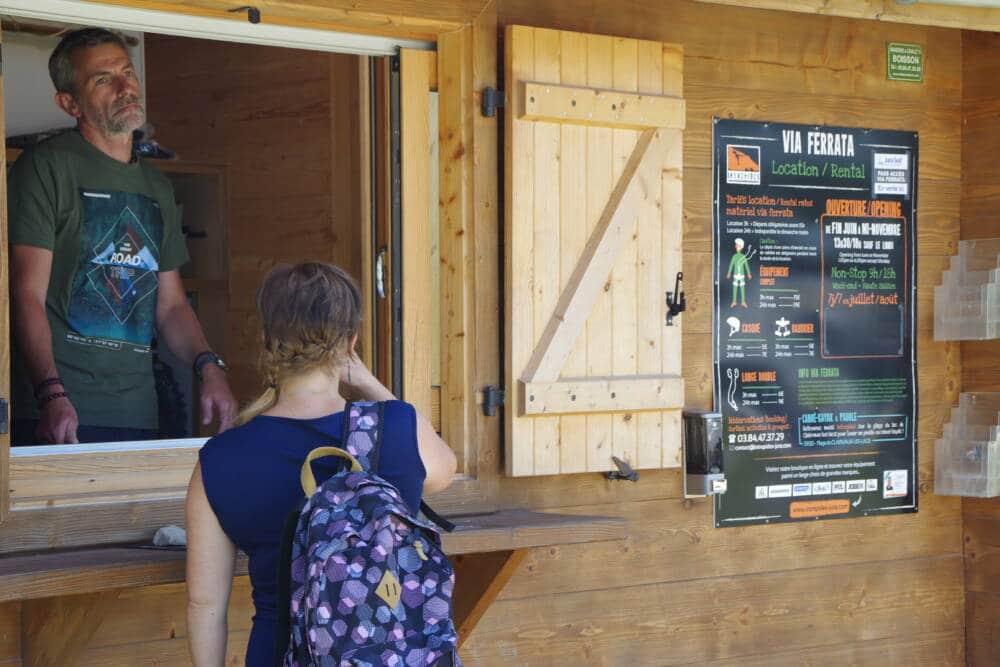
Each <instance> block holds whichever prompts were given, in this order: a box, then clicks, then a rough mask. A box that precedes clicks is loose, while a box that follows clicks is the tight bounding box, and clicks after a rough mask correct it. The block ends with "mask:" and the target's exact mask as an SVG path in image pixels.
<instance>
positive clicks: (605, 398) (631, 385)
mask: <svg viewBox="0 0 1000 667" xmlns="http://www.w3.org/2000/svg"><path fill="white" fill-rule="evenodd" d="M521 395H522V396H523V398H524V406H523V408H522V411H521V414H524V415H558V414H569V413H574V412H625V411H629V412H632V411H637V410H670V409H674V408H682V407H684V378H682V377H680V376H677V375H655V376H647V377H643V376H630V377H625V378H613V377H588V378H574V379H566V380H560V381H558V382H525V383H524V390H523V392H522V393H521Z"/></svg>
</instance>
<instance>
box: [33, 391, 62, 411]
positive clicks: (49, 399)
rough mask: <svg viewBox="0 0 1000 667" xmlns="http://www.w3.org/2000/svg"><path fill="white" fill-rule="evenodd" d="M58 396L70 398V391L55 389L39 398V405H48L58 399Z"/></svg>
mask: <svg viewBox="0 0 1000 667" xmlns="http://www.w3.org/2000/svg"><path fill="white" fill-rule="evenodd" d="M57 398H69V392H68V391H54V392H52V393H51V394H46V395H45V396H42V397H41V398H40V399H38V407H39V408H44V407H45V406H46V405H48V404H49V403H51V402H52V401H54V400H56V399H57Z"/></svg>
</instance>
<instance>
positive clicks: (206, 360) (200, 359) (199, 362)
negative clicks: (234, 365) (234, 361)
mask: <svg viewBox="0 0 1000 667" xmlns="http://www.w3.org/2000/svg"><path fill="white" fill-rule="evenodd" d="M206 364H215V365H216V366H218V367H219V368H220V369H222V371H223V372H225V371H227V370H229V369H228V368H226V364H225V363H223V361H222V359H220V358H219V355H217V354H216V353H215V352H212V351H211V350H205V351H204V352H202V353H201V354H199V355H198V356H197V357H195V358H194V363H193V364H192V367H193V368H194V374H195V375H197V376H198V379H199V380H202V379H203V378H202V376H201V369H203V368H204V367H205V365H206Z"/></svg>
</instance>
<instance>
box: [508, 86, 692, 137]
mask: <svg viewBox="0 0 1000 667" xmlns="http://www.w3.org/2000/svg"><path fill="white" fill-rule="evenodd" d="M536 76H541V75H540V74H537V73H536ZM523 85H524V92H523V93H521V98H522V101H523V103H524V109H523V110H522V111H521V118H522V119H524V120H534V121H543V122H548V123H570V124H575V125H595V126H597V127H612V128H616V129H626V130H648V129H653V128H672V129H681V130H682V129H684V115H685V107H684V100H682V99H679V98H677V97H670V96H667V95H655V94H650V93H638V94H637V93H633V92H626V91H621V90H600V89H597V88H588V87H586V86H579V85H577V86H559V85H555V84H553V83H540V82H535V81H525V82H524V83H523Z"/></svg>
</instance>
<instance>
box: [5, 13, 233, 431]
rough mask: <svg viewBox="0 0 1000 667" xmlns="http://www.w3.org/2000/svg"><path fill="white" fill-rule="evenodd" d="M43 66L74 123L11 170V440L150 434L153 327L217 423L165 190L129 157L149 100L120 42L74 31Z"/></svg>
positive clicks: (206, 354) (217, 386)
mask: <svg viewBox="0 0 1000 667" xmlns="http://www.w3.org/2000/svg"><path fill="white" fill-rule="evenodd" d="M49 73H50V75H51V77H52V82H53V84H54V85H55V88H56V96H55V101H56V104H57V105H58V106H59V107H60V108H61V109H62V110H63V111H65V112H66V113H68V114H69V115H70V116H72V117H74V118H75V119H76V120H77V127H76V129H75V130H72V131H68V132H65V133H62V134H60V135H58V136H56V137H53V138H51V139H49V140H47V141H45V142H42V143H41V144H39V145H38V146H36V147H35V148H34V149H32V150H29V151H27V152H25V154H23V155H22V156H21V157H20V159H19V160H18V161H17V162H16V163H15V164H14V166H13V168H12V169H11V173H10V177H9V186H10V187H9V193H10V195H9V196H10V199H9V206H8V211H9V224H10V247H11V281H12V301H13V314H14V336H15V342H16V346H15V350H16V351H15V354H14V364H13V367H14V384H15V394H14V402H13V408H14V433H13V442H14V444H56V443H76V442H102V441H121V440H142V439H150V438H155V437H157V423H158V410H157V402H156V387H155V381H154V377H153V370H152V355H151V353H150V345H151V343H152V339H153V337H154V336H155V337H157V338H158V340H159V341H160V343H161V344H163V343H165V344H166V345H167V346H168V347H169V348H170V350H171V351H172V352H173V353H174V354H175V356H177V357H178V358H180V359H181V360H182V361H184V362H186V363H189V364H192V366H193V367H194V368H195V371H196V373H197V374H198V376H199V377H200V378H201V408H202V415H203V420H204V422H205V423H209V422H210V421H211V420H212V419H213V418H218V420H219V426H220V430H224V429H225V428H227V427H228V426H229V424H230V422H231V421H232V419H233V416H234V413H235V410H236V403H235V401H234V399H233V395H232V392H230V390H229V385H228V383H227V381H226V377H225V373H224V369H225V366H224V364H222V362H221V360H219V358H218V357H217V356H215V355H214V354H213V353H212V352H211V351H210V350H209V347H208V343H207V342H206V341H205V336H204V334H203V333H202V330H201V326H200V325H199V324H198V320H197V318H196V317H195V315H194V312H193V311H192V310H191V307H190V306H189V305H188V302H187V298H186V296H185V293H184V288H183V286H182V284H181V279H180V275H179V273H178V268H179V267H180V266H181V265H182V264H183V263H184V262H186V261H187V259H188V255H187V249H186V248H185V245H184V238H183V236H182V234H181V228H180V219H179V212H178V209H177V206H176V204H175V202H174V194H173V190H172V188H171V185H170V182H169V181H168V180H167V179H166V177H164V176H163V175H162V174H160V173H159V172H158V171H157V170H155V169H154V168H152V167H149V166H147V165H145V164H143V163H142V162H140V161H139V160H138V159H136V158H135V157H134V155H133V146H132V136H133V135H132V133H133V132H134V131H135V130H137V129H138V128H140V127H141V126H142V125H143V124H144V123H145V110H144V109H143V107H142V104H141V100H140V93H141V89H140V87H139V81H138V78H137V76H136V71H135V68H134V67H133V65H132V61H131V59H130V58H129V55H128V51H127V48H126V44H125V42H124V40H123V38H122V37H121V36H120V35H118V34H116V33H113V32H110V31H107V30H103V29H97V28H88V29H83V30H77V31H74V32H72V33H70V34H68V35H66V36H65V37H64V38H63V39H62V41H61V42H60V43H59V45H58V46H57V47H56V49H55V50H54V51H53V52H52V56H51V58H50V59H49Z"/></svg>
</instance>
